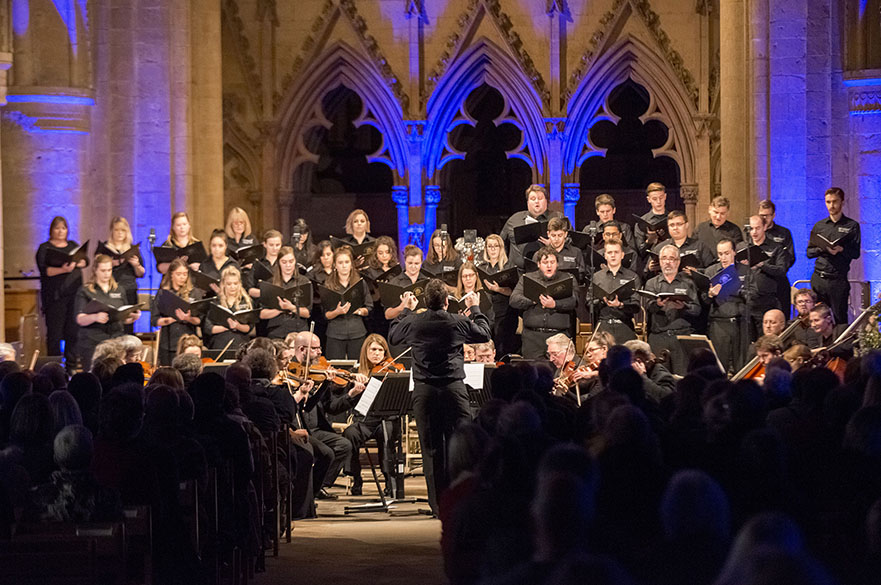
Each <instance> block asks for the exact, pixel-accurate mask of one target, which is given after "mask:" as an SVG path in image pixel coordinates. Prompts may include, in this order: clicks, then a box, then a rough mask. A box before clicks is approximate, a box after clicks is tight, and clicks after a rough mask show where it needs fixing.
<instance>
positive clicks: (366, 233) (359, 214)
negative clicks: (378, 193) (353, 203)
mask: <svg viewBox="0 0 881 585" xmlns="http://www.w3.org/2000/svg"><path fill="white" fill-rule="evenodd" d="M346 234H347V235H346V236H345V237H343V238H342V239H343V240H345V241H346V242H348V243H350V244H355V245H359V244H363V243H364V242H372V241H373V240H374V238H373V236H371V235H370V218H369V217H367V212H366V211H364V210H363V209H356V210H354V211H352V213H350V214H349V216H348V217H347V218H346ZM359 351H360V350H359Z"/></svg>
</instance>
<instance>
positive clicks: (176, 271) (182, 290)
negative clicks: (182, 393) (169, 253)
mask: <svg viewBox="0 0 881 585" xmlns="http://www.w3.org/2000/svg"><path fill="white" fill-rule="evenodd" d="M159 288H160V289H164V290H167V291H171V292H173V293H174V294H176V295H177V296H179V297H180V298H182V299H184V300H185V301H188V302H189V301H192V300H194V299H193V298H192V297H193V293H194V289H193V283H192V280H191V279H190V268H189V266H187V261H186V260H184V259H183V258H175V259H174V260H173V261H172V262H171V264H170V265H169V267H168V270H167V271H166V272H165V274H164V275H163V276H162V282H160V283H159ZM201 324H202V319H201V318H199V317H196V316H194V315H193V314H192V312H191V311H187V312H184V311H182V310H180V309H176V310H175V312H174V315H162V314H161V313H160V312H159V306H158V303H157V302H156V297H154V298H153V306H152V307H151V309H150V325H151V326H153V327H159V328H160V329H159V365H162V366H170V365H171V361H172V360H173V359H174V356H175V355H179V354H181V353H182V352H181V350H180V346H179V341H180V339H181V338H182V337H184V336H185V335H192V336H194V337H195V335H196V327H198V326H199V325H201ZM196 339H198V338H196ZM201 345H202V343H201V341H200V342H199V346H201ZM200 354H201V352H200Z"/></svg>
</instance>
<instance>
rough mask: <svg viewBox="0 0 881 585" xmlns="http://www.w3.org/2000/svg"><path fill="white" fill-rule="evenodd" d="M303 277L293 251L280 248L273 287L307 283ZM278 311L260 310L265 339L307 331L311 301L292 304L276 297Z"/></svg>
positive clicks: (288, 248) (287, 286) (273, 274)
mask: <svg viewBox="0 0 881 585" xmlns="http://www.w3.org/2000/svg"><path fill="white" fill-rule="evenodd" d="M308 282H309V281H308V279H307V278H306V277H305V276H301V275H300V272H299V271H298V270H297V258H296V256H295V255H294V249H293V248H292V247H290V246H282V248H281V250H279V253H278V262H276V263H275V267H274V268H273V269H272V281H271V283H272V284H274V285H275V286H280V287H282V288H284V289H287V288H291V287H294V286H301V285H304V284H306V283H308ZM277 300H278V306H279V308H278V309H272V308H269V307H264V308H262V309H260V319H261V320H264V321H266V337H269V338H270V339H284V338H285V337H286V336H287V335H288V334H289V333H299V332H300V331H305V330H306V329H309V323H308V319H309V315H311V305H312V299H311V298H309V299H303V300H302V303H297V304H294V303H292V302H291V301H290V300H288V299H287V298H282V297H278V299H277Z"/></svg>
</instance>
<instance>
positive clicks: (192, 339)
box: [175, 333, 203, 358]
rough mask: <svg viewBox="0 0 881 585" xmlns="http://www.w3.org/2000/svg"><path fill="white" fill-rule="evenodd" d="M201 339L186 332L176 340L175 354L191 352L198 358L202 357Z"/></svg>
mask: <svg viewBox="0 0 881 585" xmlns="http://www.w3.org/2000/svg"><path fill="white" fill-rule="evenodd" d="M202 349H203V347H202V340H201V339H199V336H198V335H196V334H190V333H186V334H184V335H181V336H180V339H178V340H177V351H176V352H175V355H186V354H192V355H194V356H196V357H198V358H201V357H202Z"/></svg>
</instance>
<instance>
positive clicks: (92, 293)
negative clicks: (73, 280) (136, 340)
mask: <svg viewBox="0 0 881 585" xmlns="http://www.w3.org/2000/svg"><path fill="white" fill-rule="evenodd" d="M92 301H97V302H99V303H102V304H104V305H106V306H108V307H112V308H114V309H118V308H120V307H122V306H124V305H125V304H126V302H125V291H123V290H122V288H121V287H120V286H119V285H118V284H117V283H116V280H114V278H113V260H112V259H111V258H110V256H106V255H104V254H98V255H97V256H95V266H94V270H93V274H92V280H91V281H90V282H89V283H88V284H85V285H83V286H81V287H80V289H79V291H77V295H76V303H75V307H76V309H75V312H76V323H77V325H79V326H80V330H79V333H78V335H77V349H78V350H79V352H80V362H81V363H82V366H83V369H84V370H88V369H89V366H90V365H91V364H92V354H93V353H94V351H95V346H97V345H98V344H99V343H101V342H102V341H105V340H107V339H113V338H114V337H119V336H120V335H123V334H124V331H123V324H124V323H125V324H128V323H134V322H135V321H137V320H138V319H139V318H140V316H141V311H139V310H138V311H134V312H132V313H131V314H130V315H129V316H128V318H127V319H125V322H124V323H123V322H120V321H118V320H115V319H113V318H112V317H111V315H110V314H109V313H108V312H107V311H95V312H89V313H87V312H86V309H87V308H88V305H89V303H91V302H92Z"/></svg>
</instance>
